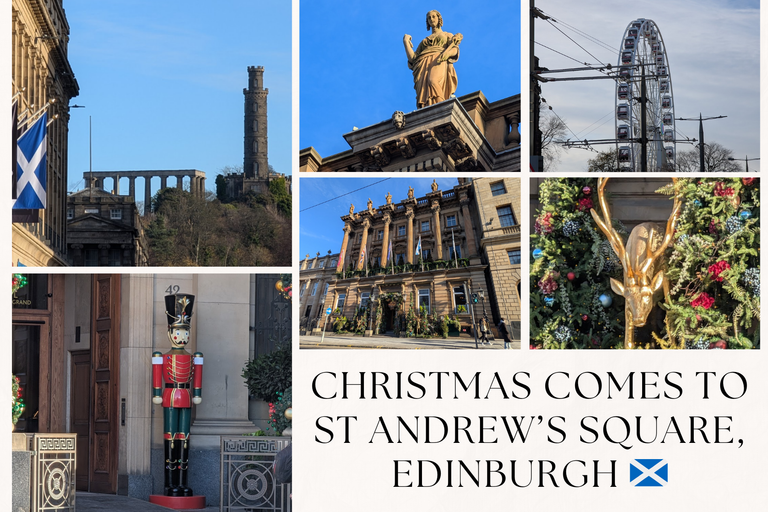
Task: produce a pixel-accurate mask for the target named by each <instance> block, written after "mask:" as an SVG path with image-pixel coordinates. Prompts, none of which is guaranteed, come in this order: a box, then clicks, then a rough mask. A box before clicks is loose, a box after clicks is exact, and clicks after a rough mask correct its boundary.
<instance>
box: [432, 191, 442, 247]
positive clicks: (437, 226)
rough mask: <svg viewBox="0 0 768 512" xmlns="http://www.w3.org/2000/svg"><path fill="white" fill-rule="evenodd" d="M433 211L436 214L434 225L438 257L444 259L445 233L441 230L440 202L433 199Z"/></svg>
mask: <svg viewBox="0 0 768 512" xmlns="http://www.w3.org/2000/svg"><path fill="white" fill-rule="evenodd" d="M432 213H433V215H434V222H433V223H432V225H433V226H434V228H435V246H436V248H437V259H438V260H442V259H443V235H442V233H441V232H440V203H438V202H437V201H432Z"/></svg>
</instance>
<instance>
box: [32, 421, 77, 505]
mask: <svg viewBox="0 0 768 512" xmlns="http://www.w3.org/2000/svg"><path fill="white" fill-rule="evenodd" d="M28 441H29V449H30V451H32V452H34V456H33V457H32V481H31V499H30V504H31V505H32V512H48V511H54V510H57V511H58V510H71V511H74V510H75V477H76V475H75V446H76V442H77V434H28Z"/></svg>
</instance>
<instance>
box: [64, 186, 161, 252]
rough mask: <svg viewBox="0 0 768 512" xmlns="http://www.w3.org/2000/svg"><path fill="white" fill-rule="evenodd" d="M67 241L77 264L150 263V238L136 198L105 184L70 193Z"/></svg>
mask: <svg viewBox="0 0 768 512" xmlns="http://www.w3.org/2000/svg"><path fill="white" fill-rule="evenodd" d="M67 245H68V247H69V251H68V252H69V258H70V262H71V264H72V265H74V266H76V267H82V266H99V267H107V266H110V267H114V266H116V267H145V266H147V258H148V255H147V249H148V246H147V239H146V236H145V235H144V225H143V221H142V219H141V216H140V215H139V209H138V208H137V207H136V201H135V200H134V198H133V197H131V196H121V195H116V194H110V193H109V192H106V191H104V190H102V189H101V188H95V187H91V188H87V189H85V190H81V191H79V192H75V193H74V194H70V195H69V196H68V198H67Z"/></svg>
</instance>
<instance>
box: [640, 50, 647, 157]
mask: <svg viewBox="0 0 768 512" xmlns="http://www.w3.org/2000/svg"><path fill="white" fill-rule="evenodd" d="M640 73H641V80H642V82H640V132H641V133H640V172H648V132H647V131H646V130H647V129H648V120H647V113H646V111H645V106H646V104H647V103H648V95H647V93H646V88H645V63H643V65H642V66H641V68H640Z"/></svg>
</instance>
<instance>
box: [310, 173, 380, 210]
mask: <svg viewBox="0 0 768 512" xmlns="http://www.w3.org/2000/svg"><path fill="white" fill-rule="evenodd" d="M391 179H392V178H384V179H383V180H379V181H376V182H373V183H371V184H368V185H366V186H364V187H360V188H358V189H355V190H352V191H349V192H346V193H344V194H341V195H340V196H336V197H332V198H330V199H328V200H326V201H323V202H322V203H317V204H314V205H312V206H308V207H306V208H304V209H303V210H299V213H301V212H305V211H307V210H311V209H312V208H315V207H317V206H320V205H321V204H325V203H330V202H331V201H335V200H336V199H339V198H341V197H344V196H348V195H349V194H354V193H355V192H358V191H360V190H363V189H365V188H368V187H372V186H374V185H378V184H379V183H382V182H384V181H387V180H391Z"/></svg>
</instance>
